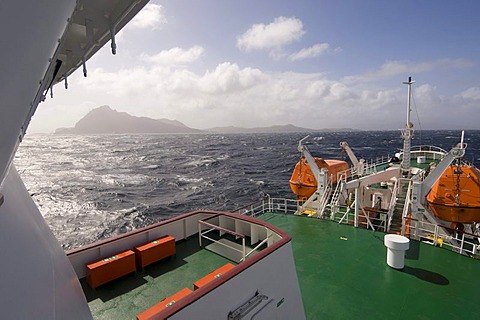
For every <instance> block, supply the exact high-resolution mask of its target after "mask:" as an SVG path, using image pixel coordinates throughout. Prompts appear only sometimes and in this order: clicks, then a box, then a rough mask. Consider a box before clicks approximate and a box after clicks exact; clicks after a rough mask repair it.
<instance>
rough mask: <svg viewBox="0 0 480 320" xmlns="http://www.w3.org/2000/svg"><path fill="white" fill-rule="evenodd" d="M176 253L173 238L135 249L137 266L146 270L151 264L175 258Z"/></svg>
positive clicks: (168, 237)
mask: <svg viewBox="0 0 480 320" xmlns="http://www.w3.org/2000/svg"><path fill="white" fill-rule="evenodd" d="M175 252H176V249H175V238H174V237H172V236H165V237H162V238H160V239H157V240H155V241H151V242H149V243H146V244H143V245H141V246H138V247H135V255H136V260H137V266H139V267H141V268H144V267H145V266H148V265H149V264H152V263H154V262H157V261H159V260H162V259H164V258H166V257H170V256H173V255H174V254H175Z"/></svg>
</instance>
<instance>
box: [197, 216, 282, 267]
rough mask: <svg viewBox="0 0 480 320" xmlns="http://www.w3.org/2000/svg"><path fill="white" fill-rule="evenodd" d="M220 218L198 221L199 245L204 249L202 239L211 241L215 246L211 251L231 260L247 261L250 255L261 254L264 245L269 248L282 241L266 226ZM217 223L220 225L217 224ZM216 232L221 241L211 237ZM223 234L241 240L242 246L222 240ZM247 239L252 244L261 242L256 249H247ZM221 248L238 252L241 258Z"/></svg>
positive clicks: (214, 217)
mask: <svg viewBox="0 0 480 320" xmlns="http://www.w3.org/2000/svg"><path fill="white" fill-rule="evenodd" d="M219 217H220V215H217V216H213V217H208V218H205V219H202V220H198V241H199V245H200V247H202V239H206V240H209V241H211V242H212V243H213V244H215V248H212V247H210V250H212V251H214V252H217V253H218V254H220V255H223V256H225V257H227V258H229V259H231V260H234V261H237V262H242V261H245V259H247V258H248V257H249V256H250V255H252V254H254V253H256V252H259V251H260V248H261V247H262V246H263V245H266V246H269V245H271V244H273V243H275V241H277V240H278V239H280V237H279V236H278V235H277V234H276V233H274V232H271V231H270V230H268V228H266V227H264V226H258V225H255V226H254V225H253V224H252V223H249V222H247V221H239V220H237V219H234V218H231V217H223V220H222V219H219ZM217 220H218V221H217ZM215 221H216V223H218V224H215ZM205 228H206V229H205ZM231 229H235V230H231ZM242 230H243V232H242ZM214 231H218V234H219V235H220V239H215V238H212V237H211V236H209V234H210V233H212V232H214ZM239 231H240V232H239ZM223 234H229V235H231V236H233V237H234V238H235V239H241V243H242V244H241V246H239V245H238V244H237V242H234V241H230V240H227V239H222V235H223ZM247 238H250V242H252V244H253V243H256V242H258V241H260V242H259V243H258V244H257V245H256V246H255V247H254V248H249V247H247V243H246V240H247ZM221 248H227V249H228V250H230V251H233V252H237V253H238V254H239V255H240V258H238V256H237V255H235V254H234V255H232V254H231V253H230V252H227V251H225V250H222V249H221Z"/></svg>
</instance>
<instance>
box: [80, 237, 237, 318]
mask: <svg viewBox="0 0 480 320" xmlns="http://www.w3.org/2000/svg"><path fill="white" fill-rule="evenodd" d="M176 245H177V248H176V250H177V253H176V255H175V257H171V258H167V259H165V260H163V261H159V262H157V263H154V264H152V265H149V266H146V267H145V268H144V269H143V270H141V271H137V272H135V273H133V274H130V275H127V276H124V277H122V278H121V279H118V280H116V281H112V282H110V283H107V284H104V285H102V286H100V287H98V288H96V289H92V288H91V287H90V286H89V285H88V284H87V283H86V281H85V278H83V279H81V281H80V283H81V285H82V288H83V291H84V293H85V296H86V298H87V302H88V305H89V307H90V310H91V311H92V314H93V317H94V319H136V316H137V315H138V314H139V313H141V312H143V311H144V310H147V309H148V308H150V307H151V306H153V305H155V304H157V303H158V302H159V301H160V300H162V299H164V298H166V297H169V296H171V295H172V294H174V293H176V292H177V291H179V290H181V289H183V288H189V289H191V290H193V283H194V282H195V281H197V280H198V279H200V278H202V277H203V276H205V275H207V274H208V273H210V272H212V271H213V270H215V269H217V268H219V267H221V266H222V265H224V264H226V263H233V264H235V262H233V261H230V260H229V259H227V258H224V257H223V256H220V255H218V254H215V253H213V252H211V251H209V250H207V249H204V248H201V247H200V246H199V244H198V236H192V237H190V238H188V239H186V240H181V241H178V242H177V244H176Z"/></svg>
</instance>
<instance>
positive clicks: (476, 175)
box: [427, 165, 480, 223]
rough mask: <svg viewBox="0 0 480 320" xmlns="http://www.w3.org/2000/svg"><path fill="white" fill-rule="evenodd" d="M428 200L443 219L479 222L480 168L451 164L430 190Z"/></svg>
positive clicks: (431, 207)
mask: <svg viewBox="0 0 480 320" xmlns="http://www.w3.org/2000/svg"><path fill="white" fill-rule="evenodd" d="M427 202H428V204H429V207H430V209H431V210H432V212H433V213H434V214H435V216H437V217H438V218H440V219H442V220H445V221H451V222H460V223H474V222H480V171H479V170H478V169H477V168H476V167H474V166H471V165H461V166H457V165H452V166H450V167H448V168H447V169H446V170H445V172H444V173H443V174H442V176H441V177H440V178H439V179H438V181H437V182H436V183H435V184H434V185H433V187H432V190H431V191H430V192H429V193H428V195H427Z"/></svg>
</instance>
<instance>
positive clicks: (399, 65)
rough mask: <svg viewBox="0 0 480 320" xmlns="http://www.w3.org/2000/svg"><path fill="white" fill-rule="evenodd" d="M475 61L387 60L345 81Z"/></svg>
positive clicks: (457, 66) (460, 66)
mask: <svg viewBox="0 0 480 320" xmlns="http://www.w3.org/2000/svg"><path fill="white" fill-rule="evenodd" d="M472 65H473V63H472V62H471V61H469V60H465V59H439V60H434V61H426V62H410V61H387V62H386V63H384V64H383V65H382V66H381V67H380V68H379V69H377V70H375V71H372V72H368V73H365V74H362V75H355V76H348V77H345V79H344V80H345V81H352V82H360V81H362V82H363V81H377V80H381V79H385V78H390V77H394V76H398V75H405V74H413V73H415V74H418V73H421V72H429V71H433V70H437V69H446V68H455V69H458V68H465V67H469V66H472Z"/></svg>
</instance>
